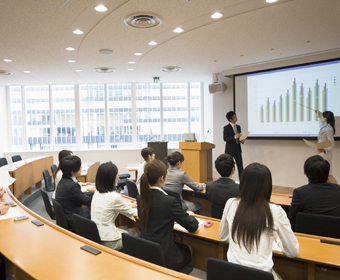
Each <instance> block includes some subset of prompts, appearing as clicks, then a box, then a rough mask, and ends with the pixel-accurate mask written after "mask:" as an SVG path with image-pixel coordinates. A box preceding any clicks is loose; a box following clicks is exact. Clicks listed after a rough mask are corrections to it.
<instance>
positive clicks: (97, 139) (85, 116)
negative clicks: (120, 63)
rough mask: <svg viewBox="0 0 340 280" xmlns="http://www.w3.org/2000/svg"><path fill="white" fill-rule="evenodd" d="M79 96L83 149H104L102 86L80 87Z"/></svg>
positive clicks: (103, 100)
mask: <svg viewBox="0 0 340 280" xmlns="http://www.w3.org/2000/svg"><path fill="white" fill-rule="evenodd" d="M79 94H80V124H81V127H82V130H83V132H82V133H83V135H82V137H83V149H84V150H92V149H94V150H95V149H105V98H104V85H103V84H99V85H80V90H79Z"/></svg>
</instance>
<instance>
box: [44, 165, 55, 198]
mask: <svg viewBox="0 0 340 280" xmlns="http://www.w3.org/2000/svg"><path fill="white" fill-rule="evenodd" d="M42 173H43V177H44V182H45V188H46V191H48V192H53V191H54V187H53V185H52V179H51V176H50V172H48V170H47V169H45V170H43V172H42Z"/></svg>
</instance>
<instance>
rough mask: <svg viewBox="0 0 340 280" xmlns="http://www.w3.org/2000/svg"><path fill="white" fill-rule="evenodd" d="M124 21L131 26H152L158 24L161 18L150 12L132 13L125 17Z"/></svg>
mask: <svg viewBox="0 0 340 280" xmlns="http://www.w3.org/2000/svg"><path fill="white" fill-rule="evenodd" d="M124 23H125V24H126V25H127V26H130V27H133V28H153V27H157V26H159V25H160V24H161V23H162V19H161V18H160V17H159V16H156V15H152V14H133V15H130V16H128V17H127V18H125V19H124Z"/></svg>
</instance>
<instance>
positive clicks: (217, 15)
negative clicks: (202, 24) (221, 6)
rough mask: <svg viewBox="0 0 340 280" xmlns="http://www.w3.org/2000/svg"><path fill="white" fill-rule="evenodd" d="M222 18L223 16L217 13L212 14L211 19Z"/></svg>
mask: <svg viewBox="0 0 340 280" xmlns="http://www.w3.org/2000/svg"><path fill="white" fill-rule="evenodd" d="M222 16H223V14H221V13H218V12H217V13H214V14H212V15H211V18H221V17H222Z"/></svg>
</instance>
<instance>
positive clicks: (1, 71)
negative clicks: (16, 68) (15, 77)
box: [0, 70, 13, 76]
mask: <svg viewBox="0 0 340 280" xmlns="http://www.w3.org/2000/svg"><path fill="white" fill-rule="evenodd" d="M12 74H13V73H12V72H9V71H7V70H0V75H5V76H10V75H12Z"/></svg>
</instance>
